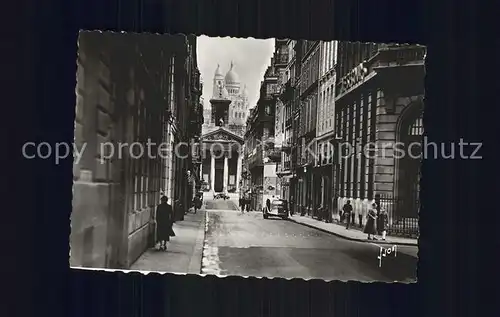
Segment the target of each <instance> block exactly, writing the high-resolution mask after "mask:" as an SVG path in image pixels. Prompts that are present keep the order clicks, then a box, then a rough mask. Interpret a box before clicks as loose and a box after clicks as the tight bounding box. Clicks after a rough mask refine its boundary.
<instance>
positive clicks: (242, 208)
mask: <svg viewBox="0 0 500 317" xmlns="http://www.w3.org/2000/svg"><path fill="white" fill-rule="evenodd" d="M238 202H239V205H240V211H241V212H245V203H244V199H243V197H242V196H240V198H239V200H238Z"/></svg>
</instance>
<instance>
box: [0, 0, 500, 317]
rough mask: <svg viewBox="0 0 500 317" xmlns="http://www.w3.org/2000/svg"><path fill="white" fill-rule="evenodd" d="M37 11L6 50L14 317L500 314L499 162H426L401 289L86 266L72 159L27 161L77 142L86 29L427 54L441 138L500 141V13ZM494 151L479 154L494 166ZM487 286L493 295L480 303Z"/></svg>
mask: <svg viewBox="0 0 500 317" xmlns="http://www.w3.org/2000/svg"><path fill="white" fill-rule="evenodd" d="M19 3H21V2H19ZM19 3H18V4H19ZM23 5H24V7H23V8H22V12H21V14H18V13H19V12H16V13H12V14H9V13H8V12H6V11H4V12H5V13H7V15H10V16H11V18H10V19H8V20H7V21H8V23H9V24H10V23H12V24H11V25H9V26H4V27H2V32H5V34H7V37H9V36H10V37H12V38H13V40H14V42H15V44H14V46H13V47H14V48H11V45H8V48H7V46H6V48H4V49H2V50H3V53H7V54H8V56H7V57H6V58H5V59H4V60H3V62H2V63H3V64H4V65H3V66H2V67H4V70H3V71H2V75H3V76H5V78H6V80H4V81H2V90H4V91H5V92H4V93H3V94H2V95H3V102H2V103H3V108H4V109H5V111H4V113H3V115H2V119H4V120H3V121H5V124H4V125H2V128H3V129H5V132H4V133H3V135H4V136H6V137H7V139H8V144H9V146H10V145H12V149H9V150H8V151H5V152H4V151H1V152H2V154H3V153H7V152H8V153H10V154H9V155H8V157H9V159H12V160H13V162H14V164H11V163H9V164H10V165H3V166H4V171H6V172H7V175H8V176H7V178H5V177H4V178H3V181H2V183H4V185H7V186H6V190H2V191H4V193H5V194H6V195H5V196H4V197H5V198H4V199H3V201H4V204H3V206H2V207H3V208H2V209H3V210H2V215H3V216H4V217H3V219H2V230H0V231H1V232H2V235H5V237H6V238H2V261H1V262H2V266H4V265H6V269H3V270H2V273H3V275H4V276H5V277H6V278H3V279H2V285H3V288H4V291H3V292H2V293H5V294H3V295H2V301H5V304H2V305H1V306H2V309H1V311H2V316H25V315H36V316H43V315H50V316H87V317H91V316H92V317H94V316H95V317H100V316H106V317H108V316H152V317H153V316H155V317H156V316H175V317H186V316H234V317H239V316H249V317H250V316H251V317H256V316H270V315H273V316H290V317H292V316H301V317H302V316H304V317H305V316H314V317H316V316H345V315H347V316H382V315H383V316H386V317H389V316H398V317H399V316H453V317H455V316H476V315H477V316H479V315H480V316H485V315H487V314H486V309H487V306H486V304H487V303H490V304H495V301H494V299H495V298H497V299H498V297H496V296H495V294H498V293H497V292H498V291H495V290H496V288H495V287H494V286H492V285H491V283H490V282H489V281H491V280H492V276H491V275H489V276H487V275H486V272H487V266H484V265H482V264H481V265H480V264H479V263H480V262H479V259H480V258H481V257H487V258H488V259H489V261H488V263H490V265H491V263H492V260H494V259H495V256H496V255H498V248H487V247H486V244H487V243H488V242H489V241H492V240H490V239H493V238H495V235H496V233H495V230H497V229H498V222H497V220H496V219H497V218H498V216H497V213H498V207H496V206H498V203H493V201H494V200H496V199H497V197H496V196H495V195H494V192H495V191H497V188H498V187H497V185H494V186H490V185H491V184H493V181H492V180H493V179H494V178H495V177H494V176H493V175H494V174H495V172H494V171H493V170H490V171H489V174H488V175H486V174H484V173H483V172H485V171H486V160H485V159H483V160H481V161H470V160H469V161H465V160H453V161H451V160H447V161H445V160H428V161H426V162H424V164H423V169H422V173H423V179H422V191H421V200H422V202H423V203H422V204H423V206H422V211H421V215H420V221H421V222H420V228H421V240H420V255H419V257H420V262H419V269H418V279H419V282H418V284H411V285H404V284H399V285H396V284H384V283H366V284H364V283H357V282H349V283H342V282H330V283H326V282H323V281H321V280H310V281H304V280H284V279H256V278H240V277H227V278H215V277H200V276H174V275H159V274H149V275H147V276H144V275H142V274H140V273H129V274H125V273H119V272H116V273H108V272H98V271H76V270H70V269H69V267H68V265H69V264H68V261H69V245H68V239H69V234H70V222H69V216H70V212H71V209H72V206H71V199H72V160H71V159H68V160H65V161H64V162H63V163H62V164H59V165H57V166H56V165H55V164H54V162H53V161H51V160H23V159H22V155H21V151H20V149H21V144H22V143H24V142H28V141H33V142H41V141H47V142H49V143H52V144H54V143H55V142H72V141H73V129H74V125H73V122H74V106H73V105H74V102H75V84H76V77H75V72H76V56H77V35H78V31H79V29H91V30H96V29H106V30H124V31H128V32H155V33H163V32H168V33H178V32H182V33H195V34H205V35H209V36H239V37H247V36H252V37H258V38H265V37H281V38H296V39H297V38H306V39H311V40H316V39H317V40H320V39H321V40H327V39H336V40H351V41H363V42H365V41H366V42H368V41H369V42H417V43H421V44H425V45H427V46H428V52H427V79H426V100H425V102H426V105H425V113H424V126H425V132H426V136H427V137H428V138H429V141H434V142H452V141H455V142H458V140H459V139H460V138H464V139H465V140H467V141H470V142H481V141H482V142H486V141H487V138H488V137H490V138H491V137H495V136H496V135H498V132H497V131H496V127H497V125H495V124H493V125H490V123H489V121H488V120H491V118H493V119H494V118H496V116H495V114H496V112H498V111H497V110H496V108H497V107H498V105H497V104H498V101H497V100H496V99H490V98H486V96H485V94H486V93H487V92H494V89H493V87H492V83H494V82H495V80H491V81H490V80H487V79H486V78H487V77H482V76H481V75H480V74H482V73H489V74H490V76H491V75H492V78H498V75H497V74H496V71H495V70H494V69H495V67H494V65H497V63H498V56H499V55H498V54H495V53H492V51H494V50H495V45H491V43H492V42H491V41H492V40H493V37H494V36H495V33H494V32H493V33H492V34H490V33H489V32H488V30H489V31H491V30H494V29H496V27H494V25H495V21H496V20H495V19H498V18H495V17H490V18H483V17H481V18H480V14H481V13H486V14H487V11H486V10H485V11H484V12H480V10H479V2H477V3H476V2H473V1H470V3H467V2H461V3H458V2H456V1H451V0H449V1H445V0H440V1H436V0H435V1H410V0H407V1H384V0H381V1H364V2H363V3H361V2H357V1H347V0H345V1H336V3H334V2H333V1H329V0H323V1H312V0H309V1H304V0H286V1H285V0H281V1H275V0H258V1H250V0H238V1H237V0H203V1H202V0H199V1H195V0H144V1H142V3H141V2H139V1H135V0H129V1H117V0H111V1H104V0H71V1H69V0H54V1H31V2H29V3H26V2H23ZM489 12H490V11H489ZM487 24H489V25H487ZM7 41H10V40H7ZM8 43H9V42H8ZM4 44H5V41H4ZM480 50H483V51H481V52H480ZM486 63H488V64H489V65H487V64H486ZM482 64H484V65H482ZM486 131H488V133H486ZM486 148H487V146H486V144H485V145H483V148H482V150H481V152H480V153H478V154H479V155H483V156H486V153H485V151H486ZM14 166H15V167H14ZM2 187H4V186H2ZM4 188H5V187H4ZM497 194H498V191H497ZM5 216H7V217H6V218H5ZM480 232H481V233H482V234H484V235H485V236H484V237H481V238H480V236H479V233H480ZM489 232H490V234H489V235H490V237H487V235H488V233H489ZM488 267H489V266H488ZM492 267H493V268H494V267H495V266H492ZM497 271H498V267H497ZM495 272H496V271H495ZM496 274H498V273H496ZM487 286H488V287H489V288H490V289H491V290H490V291H489V292H488V293H485V294H484V295H481V296H480V295H479V292H480V291H482V290H483V288H486V287H487ZM5 295H7V297H6V296H5ZM8 296H12V299H10V298H9V297H8ZM4 309H6V310H4ZM4 311H5V313H4Z"/></svg>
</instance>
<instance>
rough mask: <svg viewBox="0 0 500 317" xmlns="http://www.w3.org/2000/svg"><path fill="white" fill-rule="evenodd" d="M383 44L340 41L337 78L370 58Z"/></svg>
mask: <svg viewBox="0 0 500 317" xmlns="http://www.w3.org/2000/svg"><path fill="white" fill-rule="evenodd" d="M380 45H383V44H374V43H359V42H357V43H355V42H340V43H339V44H338V62H337V64H338V65H337V67H338V71H337V78H342V77H344V76H345V75H346V74H347V73H349V71H351V70H352V69H353V68H354V67H356V66H358V65H359V64H360V63H362V62H363V61H366V60H369V59H370V58H371V57H372V56H373V55H375V54H376V53H377V52H378V48H379V46H380Z"/></svg>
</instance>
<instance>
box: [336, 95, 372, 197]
mask: <svg viewBox="0 0 500 317" xmlns="http://www.w3.org/2000/svg"><path fill="white" fill-rule="evenodd" d="M376 99H377V98H375V96H372V94H370V93H365V94H364V95H363V96H362V97H360V98H359V99H358V100H356V101H355V102H353V103H352V104H349V105H347V106H345V107H343V109H341V110H340V111H338V112H337V114H336V120H337V127H336V128H337V134H338V135H341V136H343V140H344V142H346V143H348V144H350V145H351V149H352V150H353V151H354V153H352V155H349V156H348V157H347V158H346V159H344V160H341V166H340V171H341V172H340V175H339V178H340V188H339V194H340V196H343V197H352V198H361V199H365V198H368V199H370V198H372V197H373V176H374V175H373V174H374V173H373V166H374V163H375V162H374V158H373V157H372V156H367V155H358V154H361V153H358V152H357V151H362V149H363V148H364V147H365V145H366V144H367V143H369V142H373V141H374V138H375V119H376V105H375V103H376V102H377V100H376Z"/></svg>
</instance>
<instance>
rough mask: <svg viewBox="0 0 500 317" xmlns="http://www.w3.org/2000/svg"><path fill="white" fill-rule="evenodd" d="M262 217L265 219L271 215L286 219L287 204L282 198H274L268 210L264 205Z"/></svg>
mask: <svg viewBox="0 0 500 317" xmlns="http://www.w3.org/2000/svg"><path fill="white" fill-rule="evenodd" d="M262 213H263V216H264V219H267V218H269V217H271V216H274V217H281V218H282V219H288V216H289V212H288V204H287V201H286V200H284V199H276V200H273V201H272V202H271V208H270V210H268V208H267V207H264V209H263V211H262Z"/></svg>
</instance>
